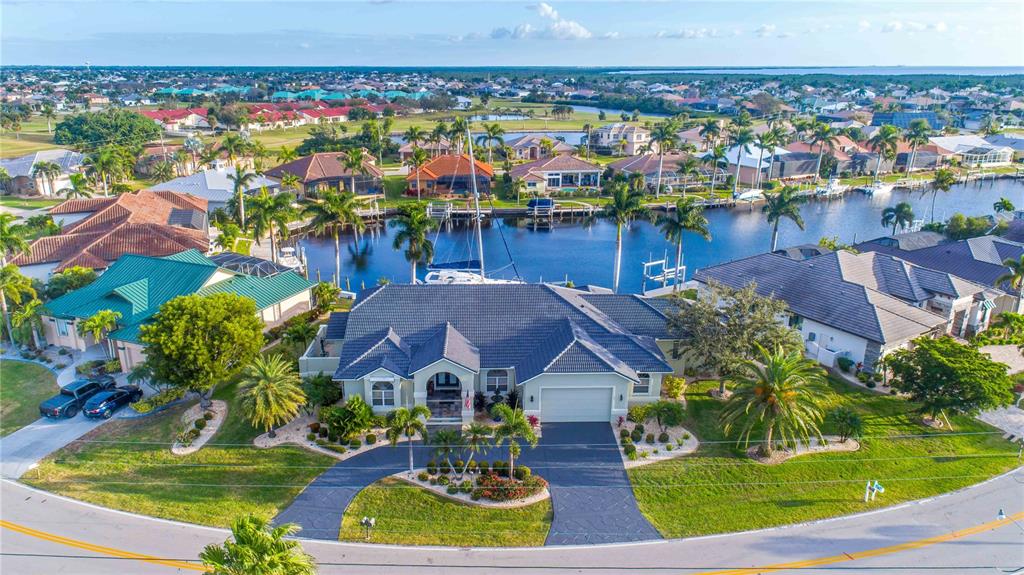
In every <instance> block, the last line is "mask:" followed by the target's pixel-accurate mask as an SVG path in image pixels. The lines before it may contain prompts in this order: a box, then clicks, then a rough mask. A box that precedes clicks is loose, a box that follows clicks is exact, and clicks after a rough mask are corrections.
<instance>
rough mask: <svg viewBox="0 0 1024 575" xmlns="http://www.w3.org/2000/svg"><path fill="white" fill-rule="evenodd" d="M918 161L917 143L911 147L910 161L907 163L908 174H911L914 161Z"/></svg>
mask: <svg viewBox="0 0 1024 575" xmlns="http://www.w3.org/2000/svg"><path fill="white" fill-rule="evenodd" d="M916 161H917V145H916V144H915V145H914V147H913V148H910V163H909V164H907V175H908V176H909V175H910V172H911V171H912V170H913V169H914V162H916Z"/></svg>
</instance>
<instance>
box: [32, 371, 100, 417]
mask: <svg viewBox="0 0 1024 575" xmlns="http://www.w3.org/2000/svg"><path fill="white" fill-rule="evenodd" d="M116 385H117V382H116V381H114V378H113V377H110V376H109V375H101V376H99V377H95V378H92V379H76V380H75V381H72V382H71V383H69V384H67V385H66V386H64V387H63V388H61V390H60V393H58V394H57V395H55V396H53V397H51V398H50V399H47V400H46V401H44V402H42V403H40V404H39V414H40V415H42V416H43V417H74V416H76V415H78V410H80V409H82V407H83V406H84V405H85V402H86V401H88V400H89V398H91V397H92V396H94V395H96V394H97V393H100V392H101V391H106V390H109V389H114V387H115V386H116Z"/></svg>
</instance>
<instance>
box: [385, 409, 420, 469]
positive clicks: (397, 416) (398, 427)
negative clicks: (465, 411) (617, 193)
mask: <svg viewBox="0 0 1024 575" xmlns="http://www.w3.org/2000/svg"><path fill="white" fill-rule="evenodd" d="M428 419H430V410H429V409H427V406H425V405H414V406H413V407H412V408H411V409H408V408H405V407H399V408H398V409H396V410H394V411H392V412H391V413H389V414H388V422H387V430H386V431H385V434H386V435H387V438H388V441H390V442H391V445H392V446H394V445H398V440H399V439H401V438H402V436H403V435H404V436H405V438H406V439H407V440H408V442H409V477H412V470H413V460H412V438H413V437H416V434H419V435H420V437H422V438H423V442H424V443H426V442H427V420H428Z"/></svg>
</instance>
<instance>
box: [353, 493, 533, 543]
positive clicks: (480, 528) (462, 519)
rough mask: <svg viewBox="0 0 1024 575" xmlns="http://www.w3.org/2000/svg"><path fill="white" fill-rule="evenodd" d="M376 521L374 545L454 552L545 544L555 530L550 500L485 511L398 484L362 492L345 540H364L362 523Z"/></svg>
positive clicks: (355, 501) (373, 534)
mask: <svg viewBox="0 0 1024 575" xmlns="http://www.w3.org/2000/svg"><path fill="white" fill-rule="evenodd" d="M363 517H375V518H376V519H377V526H376V527H375V528H374V529H373V531H372V532H371V535H370V541H371V542H373V543H392V544H396V545H448V546H453V547H468V546H474V547H520V546H522V547H526V546H536V545H543V544H544V539H545V538H546V537H547V534H548V529H549V528H550V527H551V501H550V500H545V501H541V502H539V503H534V504H533V505H530V506H528V507H523V508H519V509H486V508H483V507H476V506H472V505H466V504H464V503H459V502H457V501H452V500H450V499H446V498H444V497H440V496H438V495H435V494H433V493H430V492H428V491H427V490H425V489H423V488H421V487H416V486H414V485H409V484H408V483H405V482H403V481H399V480H397V479H384V480H382V481H378V482H377V483H374V484H373V485H371V486H370V487H368V488H366V489H364V490H363V491H362V492H360V493H359V495H357V496H356V498H355V499H354V500H353V501H352V503H351V504H350V505H349V507H348V509H347V510H346V511H345V518H344V519H343V520H342V522H341V536H340V539H341V540H342V541H363V540H364V539H363V537H364V532H363V528H362V527H360V526H359V520H360V519H361V518H363Z"/></svg>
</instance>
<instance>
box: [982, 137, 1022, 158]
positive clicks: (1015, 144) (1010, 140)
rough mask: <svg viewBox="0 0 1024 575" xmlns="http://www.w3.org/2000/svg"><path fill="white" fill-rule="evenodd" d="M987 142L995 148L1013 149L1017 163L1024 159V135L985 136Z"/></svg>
mask: <svg viewBox="0 0 1024 575" xmlns="http://www.w3.org/2000/svg"><path fill="white" fill-rule="evenodd" d="M985 141H986V142H988V143H989V144H992V145H993V146H999V147H1003V146H1005V147H1008V148H1012V149H1013V159H1014V160H1016V161H1019V160H1021V159H1024V135H1022V134H1013V133H1006V134H995V135H992V136H985Z"/></svg>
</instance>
